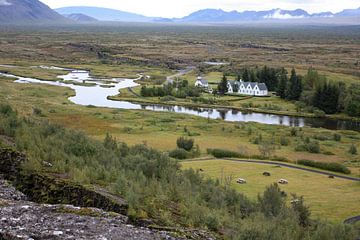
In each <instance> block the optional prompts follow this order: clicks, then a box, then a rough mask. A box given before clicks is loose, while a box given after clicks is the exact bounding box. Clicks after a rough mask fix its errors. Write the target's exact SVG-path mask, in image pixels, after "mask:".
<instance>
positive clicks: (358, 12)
mask: <svg viewBox="0 0 360 240" xmlns="http://www.w3.org/2000/svg"><path fill="white" fill-rule="evenodd" d="M336 16H339V17H360V7H359V8H358V9H345V10H344V11H342V12H339V13H337V14H336Z"/></svg>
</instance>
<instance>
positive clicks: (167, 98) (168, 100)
mask: <svg viewBox="0 0 360 240" xmlns="http://www.w3.org/2000/svg"><path fill="white" fill-rule="evenodd" d="M160 101H162V102H170V101H176V98H175V97H173V96H165V97H161V98H160Z"/></svg>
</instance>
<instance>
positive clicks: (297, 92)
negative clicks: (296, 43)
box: [286, 68, 303, 100]
mask: <svg viewBox="0 0 360 240" xmlns="http://www.w3.org/2000/svg"><path fill="white" fill-rule="evenodd" d="M302 90H303V87H302V81H301V77H300V76H298V75H296V72H295V69H294V68H293V69H292V70H291V76H290V80H289V83H288V84H287V90H286V99H288V100H299V98H300V96H301V93H302Z"/></svg>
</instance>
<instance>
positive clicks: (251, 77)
mask: <svg viewBox="0 0 360 240" xmlns="http://www.w3.org/2000/svg"><path fill="white" fill-rule="evenodd" d="M257 81H258V77H257V76H256V73H255V70H254V69H252V70H251V71H250V82H257Z"/></svg>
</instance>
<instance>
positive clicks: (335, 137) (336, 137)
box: [334, 133, 341, 142]
mask: <svg viewBox="0 0 360 240" xmlns="http://www.w3.org/2000/svg"><path fill="white" fill-rule="evenodd" d="M334 141H337V142H340V141H341V135H340V134H338V133H335V134H334Z"/></svg>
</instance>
